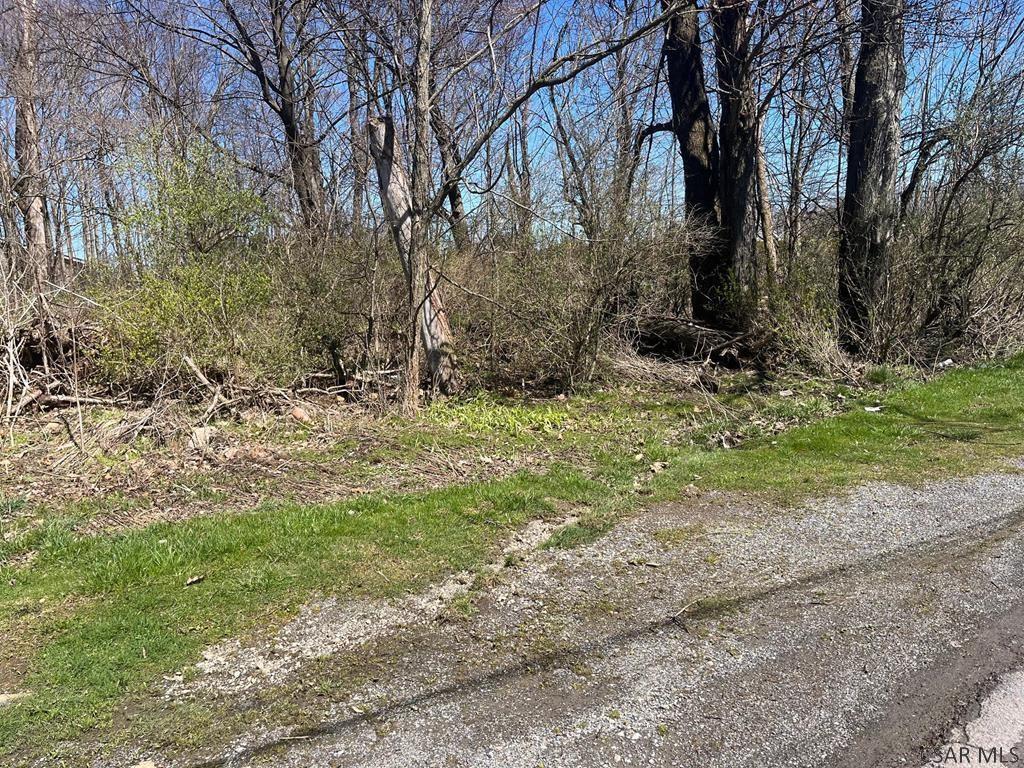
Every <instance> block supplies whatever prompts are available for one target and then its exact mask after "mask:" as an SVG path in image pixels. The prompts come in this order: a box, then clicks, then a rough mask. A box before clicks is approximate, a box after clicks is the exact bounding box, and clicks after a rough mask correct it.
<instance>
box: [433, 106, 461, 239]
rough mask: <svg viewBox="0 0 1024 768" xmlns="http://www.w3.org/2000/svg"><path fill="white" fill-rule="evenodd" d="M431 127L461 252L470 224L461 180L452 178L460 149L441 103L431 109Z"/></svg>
mask: <svg viewBox="0 0 1024 768" xmlns="http://www.w3.org/2000/svg"><path fill="white" fill-rule="evenodd" d="M430 127H431V128H432V129H433V131H434V140H435V141H436V142H437V149H438V154H440V156H441V179H442V181H443V182H444V184H445V185H447V187H448V211H449V213H450V214H451V223H452V240H453V241H454V242H455V250H457V251H459V252H460V253H461V252H463V251H465V250H466V249H467V248H469V226H468V225H467V222H466V207H465V205H463V203H462V190H461V189H459V180H458V179H455V178H452V176H451V172H452V169H453V168H458V166H459V163H460V158H459V149H458V147H457V146H456V144H455V139H454V138H453V137H452V129H451V126H450V125H448V121H447V120H445V117H444V114H443V113H442V112H441V105H440V104H437V103H435V104H434V105H433V106H432V107H431V109H430Z"/></svg>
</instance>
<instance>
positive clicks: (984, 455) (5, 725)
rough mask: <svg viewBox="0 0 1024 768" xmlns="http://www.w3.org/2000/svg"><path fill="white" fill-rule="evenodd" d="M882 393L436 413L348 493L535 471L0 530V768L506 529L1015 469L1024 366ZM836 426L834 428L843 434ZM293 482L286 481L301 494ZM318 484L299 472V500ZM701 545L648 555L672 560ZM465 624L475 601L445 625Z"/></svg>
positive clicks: (460, 406)
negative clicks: (100, 529) (458, 470)
mask: <svg viewBox="0 0 1024 768" xmlns="http://www.w3.org/2000/svg"><path fill="white" fill-rule="evenodd" d="M877 378H880V379H881V380H882V383H883V384H884V385H885V389H884V390H868V391H860V392H856V391H852V390H849V389H845V388H843V387H841V386H805V387H801V386H800V385H799V384H791V385H786V384H785V383H776V384H775V385H773V386H772V387H766V386H765V385H764V384H763V382H758V381H754V380H750V381H737V382H736V383H735V385H734V386H731V387H729V388H727V391H726V392H724V393H723V394H722V395H721V396H720V397H719V398H718V399H710V398H707V399H706V398H694V399H693V400H687V399H683V398H681V397H680V396H678V395H675V396H673V395H664V394H657V393H653V394H652V393H640V392H635V391H630V390H622V391H618V392H614V393H612V392H603V393H602V392H598V393H594V394H592V395H590V396H587V397H581V398H572V399H570V400H567V401H543V402H531V401H525V400H523V401H511V400H501V401H499V400H494V399H492V398H476V399H473V400H469V401H463V402H449V403H445V404H437V405H434V406H432V407H431V408H430V409H429V410H428V411H427V412H426V413H425V414H424V415H423V416H422V417H421V418H420V419H419V420H417V421H416V422H413V423H411V424H410V423H404V424H402V423H398V422H395V423H394V424H384V425H382V426H381V429H382V430H384V431H387V430H391V432H389V434H391V439H390V440H387V441H381V442H380V444H377V445H374V446H373V447H372V448H371V450H370V451H369V452H368V453H366V454H363V455H361V457H356V458H353V459H352V466H351V467H350V468H348V470H347V471H349V472H351V473H353V475H352V476H353V477H354V476H358V475H359V473H362V472H369V471H370V467H371V465H373V466H376V465H377V464H378V463H379V464H380V469H379V470H377V471H381V472H387V471H390V470H389V467H392V466H393V465H394V464H395V462H400V463H402V464H406V465H414V464H415V463H416V462H417V461H419V460H421V459H423V458H424V457H426V456H427V455H428V454H429V455H430V456H435V455H436V456H441V457H445V461H451V462H455V461H456V459H457V458H458V457H465V458H466V459H467V460H468V459H473V458H474V457H476V458H477V459H478V460H481V457H483V458H486V459H487V460H488V461H491V460H492V457H501V456H516V455H519V454H522V453H525V452H530V456H531V457H532V458H533V459H534V460H533V461H532V463H530V466H531V467H533V470H532V471H530V472H526V471H520V472H517V473H516V474H513V475H511V476H509V477H504V478H502V479H493V480H490V481H486V482H477V483H468V484H464V485H457V486H453V487H448V488H443V489H441V490H436V491H431V492H420V493H397V492H395V493H387V494H385V493H376V494H364V495H362V496H358V497H356V498H353V499H351V500H346V501H342V502H337V503H325V504H313V505H309V504H300V503H284V502H281V501H277V502H275V503H270V504H265V505H263V506H261V507H259V508H257V509H256V510H251V511H248V512H244V513H239V512H233V513H232V512H219V513H216V514H212V515H210V516H208V517H203V518H195V519H191V520H186V521H184V522H178V523H161V524H157V525H152V526H149V527H146V528H142V529H138V530H130V531H125V532H122V533H120V534H117V535H98V536H82V535H80V533H78V532H76V530H75V525H76V521H78V520H81V519H88V518H90V517H92V516H94V515H95V514H96V513H97V511H96V510H92V509H85V508H82V509H74V508H68V509H64V510H63V511H61V510H50V511H49V512H48V514H47V516H46V520H45V522H44V524H42V525H37V526H35V527H32V528H30V529H24V530H22V529H20V528H18V529H15V528H9V529H7V530H5V531H4V532H3V533H4V536H3V539H2V542H0V634H2V635H3V636H8V635H10V636H13V637H15V639H17V638H22V640H24V638H25V637H31V639H32V642H31V643H30V644H29V643H26V642H21V643H20V644H18V643H15V645H16V647H28V646H29V645H31V647H32V648H33V655H32V657H31V658H29V659H26V660H25V662H26V663H25V664H21V665H20V666H21V667H27V671H25V672H24V674H19V676H18V679H17V680H15V681H14V683H16V684H17V687H18V688H19V689H21V690H26V691H30V692H31V694H32V695H31V696H30V697H29V698H26V699H23V700H20V701H18V702H17V703H15V704H12V705H10V706H7V707H3V708H0V754H4V750H5V749H6V750H9V751H10V750H14V749H19V748H23V747H24V746H25V745H27V744H37V745H39V744H47V743H52V742H53V741H54V740H55V739H59V738H64V737H73V736H75V735H76V734H78V733H81V732H82V731H83V730H86V729H90V728H94V727H100V728H102V727H106V726H109V725H110V723H111V722H112V717H113V713H114V712H115V709H116V706H117V704H118V703H119V702H121V701H124V700H125V698H126V697H131V696H142V695H145V692H146V691H147V690H148V689H149V687H150V686H152V685H153V684H154V682H156V681H158V680H159V678H160V676H161V675H163V674H166V673H168V672H171V671H174V670H177V669H181V668H182V667H184V666H186V665H187V664H189V663H190V662H191V661H193V660H194V659H195V658H196V656H197V655H198V653H199V652H200V650H201V649H202V648H203V647H205V646H207V645H208V644H210V643H212V642H215V641H217V640H219V639H221V638H224V637H228V636H231V635H235V634H239V633H243V632H246V631H249V630H251V629H252V628H254V627H257V626H261V625H263V624H269V625H271V626H272V625H273V624H275V623H277V622H280V621H281V620H283V619H284V618H285V617H287V616H289V615H291V614H292V613H294V611H295V609H296V607H297V606H299V605H301V603H302V602H303V601H305V600H308V599H309V598H310V596H312V595H314V594H319V593H327V594H336V595H339V596H344V595H392V594H397V593H400V592H401V591H403V590H407V589H415V588H418V587H420V586H422V585H424V584H425V583H427V582H428V581H430V580H434V579H437V578H439V577H440V576H441V575H442V574H445V573H447V572H451V571H453V570H459V569H469V568H472V567H473V566H474V565H477V564H479V563H480V562H482V561H483V560H484V559H485V558H486V557H487V556H488V554H489V553H490V552H492V551H493V548H494V545H495V543H496V542H497V541H498V540H499V539H500V538H502V537H504V536H505V535H507V532H508V531H509V529H511V528H513V527H515V526H518V525H521V524H523V523H524V522H526V521H527V520H528V519H530V518H531V517H537V516H545V515H551V514H554V511H555V509H556V508H562V509H564V508H565V507H566V506H569V507H571V508H573V509H577V510H580V514H579V518H578V520H577V521H576V522H575V523H574V524H572V525H569V526H567V527H565V528H563V529H561V530H560V531H558V533H556V534H555V535H554V536H552V538H551V539H550V540H549V541H548V542H547V543H546V544H545V546H548V547H572V546H579V545H581V544H585V543H588V542H590V541H593V540H594V539H595V538H597V537H599V536H600V535H602V534H603V533H604V532H605V531H607V530H608V529H609V528H610V527H611V526H612V525H613V524H614V522H615V520H617V519H618V518H619V517H620V516H621V515H622V514H623V513H624V512H627V511H628V510H629V509H630V508H631V507H632V506H633V505H635V504H637V503H640V502H641V501H642V500H643V499H645V498H653V499H655V500H657V499H672V498H677V497H678V496H679V495H680V491H681V489H683V488H685V487H688V486H690V485H695V486H697V488H698V489H700V488H703V489H712V488H713V489H721V490H732V491H758V492H761V491H767V492H771V493H774V494H777V495H778V496H779V497H780V498H784V499H794V498H798V497H800V496H803V495H807V494H814V493H821V492H826V491H829V490H831V489H834V488H836V487H843V486H849V485H852V484H855V483H858V482H862V481H864V480H870V479H883V480H894V481H906V480H912V479H918V478H925V477H934V476H946V475H950V474H956V473H964V472H969V471H973V470H976V469H978V468H982V467H988V466H993V465H996V464H997V463H998V462H1000V461H1001V460H1002V459H1004V458H1005V457H1007V456H1013V455H1019V454H1021V453H1022V450H1021V448H1022V446H1024V370H1022V364H1021V361H1020V360H1017V361H1013V362H1010V363H1007V364H1004V365H992V366H988V367H984V368H978V369H974V370H964V371H954V372H950V373H948V374H946V375H944V376H942V377H940V378H938V379H936V380H934V381H932V382H929V383H927V384H918V385H911V384H908V383H907V382H906V379H905V378H899V377H896V376H895V375H890V374H889V373H886V374H885V375H884V376H881V375H880V376H879V377H877ZM858 398H859V399H858ZM879 406H880V409H879ZM840 408H845V409H846V412H845V413H842V414H840V415H834V414H835V413H836V412H837V410H839V409H840ZM866 408H870V409H871V410H865V409H866ZM793 425H797V426H793ZM403 430H404V431H403ZM737 443H738V444H739V445H740V447H738V448H730V449H729V450H721V449H718V448H713V447H714V446H732V445H736V444H737ZM339 446H340V447H339ZM303 450H307V449H306V448H303ZM355 450H356V446H355V445H353V444H352V443H339V444H338V446H335V448H333V449H332V448H325V449H324V450H323V451H322V453H323V455H324V458H323V459H322V460H323V461H324V462H325V463H331V462H333V463H338V455H339V451H340V452H341V453H344V454H346V455H348V454H349V453H350V452H351V451H355ZM449 451H451V452H452V455H451V456H448V455H447V453H446V452H449ZM459 451H461V453H460V452H459ZM304 466H305V465H299V466H297V467H295V468H294V470H293V471H291V472H290V473H289V474H290V475H291V476H298V477H303V475H302V469H303V467H304ZM432 466H438V463H437V461H436V460H435V461H434V464H433V465H432ZM484 466H490V464H485V465H484ZM307 469H308V467H307ZM318 477H319V475H318V474H316V473H315V472H311V473H310V474H309V480H310V482H313V481H316V480H317V478H318ZM188 482H189V488H190V490H191V491H193V493H194V494H195V495H196V496H199V497H201V498H203V499H205V500H207V501H210V502H217V503H218V504H220V505H222V506H224V505H230V499H229V498H228V497H227V495H226V494H225V492H224V491H223V490H221V488H220V486H216V485H212V484H209V483H204V481H203V476H202V475H199V476H197V477H188ZM270 488H271V490H273V489H274V488H276V486H270ZM277 490H278V491H280V490H281V489H277ZM284 495H285V494H284V493H283V492H282V493H278V492H275V493H274V494H273V497H274V498H278V499H280V498H282V496H284ZM3 503H6V504H7V505H8V506H7V508H6V509H7V515H6V517H8V518H10V519H11V520H12V521H13V522H12V523H11V525H14V526H17V525H20V523H18V522H17V521H18V520H20V519H22V518H23V517H24V515H23V513H24V512H25V509H24V503H23V502H22V501H21V500H20V499H11V500H10V501H9V502H3ZM117 503H119V504H120V503H128V502H127V501H126V500H124V499H117ZM33 516H34V517H38V515H33ZM699 533H700V531H699V530H697V529H696V528H694V529H693V530H691V529H689V528H686V529H674V530H668V531H664V532H659V533H658V534H656V537H658V539H659V541H660V542H661V543H662V545H663V546H666V547H679V546H686V545H687V543H688V542H689V541H690V540H691V538H692V537H693V536H696V535H699ZM26 553H31V554H32V555H33V557H32V558H30V559H27V560H26V561H25V562H24V563H23V564H21V565H18V566H14V565H11V564H8V565H7V566H3V565H2V562H3V558H4V557H13V558H14V559H15V561H17V557H18V556H19V555H24V554H26ZM471 608H472V603H471V601H470V600H469V599H468V598H467V599H466V600H464V601H463V602H462V603H457V604H456V605H454V606H453V611H454V612H455V613H456V614H458V615H462V614H465V613H467V612H469V611H471ZM5 684H6V685H11V681H9V680H8V681H5ZM110 730H113V729H110ZM120 735H121V737H122V738H130V737H131V736H130V735H129V734H124V733H122V734H120Z"/></svg>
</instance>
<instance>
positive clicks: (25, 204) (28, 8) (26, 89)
mask: <svg viewBox="0 0 1024 768" xmlns="http://www.w3.org/2000/svg"><path fill="white" fill-rule="evenodd" d="M16 6H17V9H18V15H19V16H20V21H21V29H20V39H19V41H18V52H17V55H16V57H15V62H14V73H13V78H12V79H13V84H14V110H15V118H14V119H15V124H14V157H15V160H16V162H17V165H18V176H17V179H16V180H15V187H16V190H17V194H18V208H19V210H20V211H21V215H22V218H23V223H24V229H25V264H24V272H25V275H26V276H27V278H28V279H29V281H30V282H31V283H32V285H33V288H34V290H36V291H37V292H40V293H41V292H42V290H43V286H44V283H45V280H46V278H47V266H48V259H47V249H46V215H45V204H44V199H43V177H42V158H41V154H40V149H39V116H38V115H37V113H36V98H37V96H38V94H37V90H36V89H37V85H38V82H37V76H36V65H37V58H38V52H37V45H38V39H39V37H38V28H37V21H36V3H35V0H16Z"/></svg>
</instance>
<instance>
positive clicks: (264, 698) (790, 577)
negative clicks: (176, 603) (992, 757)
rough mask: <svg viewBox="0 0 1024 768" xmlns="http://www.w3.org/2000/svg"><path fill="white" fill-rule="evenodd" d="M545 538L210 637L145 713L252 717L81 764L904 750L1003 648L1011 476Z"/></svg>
mask: <svg viewBox="0 0 1024 768" xmlns="http://www.w3.org/2000/svg"><path fill="white" fill-rule="evenodd" d="M548 532H549V531H547V530H545V531H540V530H532V531H530V532H529V533H527V534H524V535H523V537H521V539H520V542H519V544H518V545H516V544H515V543H513V544H511V545H510V549H509V550H507V551H506V552H505V553H503V554H504V559H503V560H502V561H500V562H496V563H495V564H493V566H492V567H491V568H489V569H485V571H484V572H483V573H482V574H475V575H470V574H460V575H456V577H454V578H453V579H451V580H449V581H448V582H445V584H442V585H440V586H439V587H437V588H435V589H434V590H432V591H431V592H430V593H428V594H426V595H417V596H410V597H408V598H402V599H399V600H392V601H384V602H379V603H374V602H367V603H363V604H359V605H341V604H339V603H337V602H334V601H325V602H322V603H318V604H316V605H311V606H308V607H307V609H306V610H304V611H303V612H302V613H301V614H300V615H299V616H298V617H297V618H296V619H294V620H293V621H292V622H290V623H289V624H288V625H286V626H285V627H283V628H282V629H280V630H279V631H277V632H275V633H273V634H272V635H270V636H268V637H264V638H257V639H250V640H247V641H234V642H232V643H229V644H223V645H221V646H218V647H216V648H211V649H210V650H209V651H208V653H207V654H206V657H205V658H204V661H203V662H201V663H200V665H198V667H197V668H195V669H191V670H183V673H182V674H181V675H179V676H176V677H175V678H173V679H171V680H169V681H167V685H166V689H165V691H164V694H163V695H164V706H166V707H167V710H168V717H171V718H173V716H174V712H176V711H178V710H179V709H180V708H181V707H184V706H189V707H193V708H194V707H205V706H210V707H219V708H221V709H222V710H223V711H228V712H246V713H253V712H256V713H259V716H258V717H255V718H253V719H251V720H250V722H255V723H258V725H257V726H253V727H251V728H249V729H248V730H247V731H246V732H245V733H244V735H242V736H237V735H236V736H235V737H234V738H232V739H231V741H230V742H223V743H204V744H201V745H199V746H197V747H195V748H193V749H190V750H180V749H176V750H175V751H174V752H173V753H171V752H167V751H164V752H161V751H160V750H150V749H148V748H146V747H144V746H137V747H134V748H133V749H132V751H131V753H130V754H129V753H122V754H119V755H117V756H116V757H115V758H110V757H106V758H95V757H94V759H93V760H92V762H93V764H94V765H125V764H129V765H131V764H133V763H132V761H136V762H137V761H141V760H144V759H152V760H153V761H154V764H155V765H158V766H164V765H173V766H197V765H208V766H214V765H221V766H295V767H296V768H297V767H298V766H312V765H316V766H380V767H381V768H385V767H387V768H402V767H403V766H410V767H411V766H417V767H419V766H435V765H436V766H495V767H497V766H502V767H503V768H504V767H512V766H524V767H529V768H535V767H536V766H539V765H543V766H566V767H567V768H568V767H572V766H580V767H581V768H583V767H588V768H589V767H592V766H604V765H609V766H613V765H644V766H678V765H682V764H699V765H702V766H737V765H757V766H812V765H813V766H820V765H835V766H865V765H872V766H889V765H892V766H897V765H923V764H925V763H927V762H928V761H929V760H931V759H933V758H935V756H936V755H938V754H940V748H941V747H942V746H943V745H944V744H946V743H947V742H948V741H954V740H955V737H956V734H955V730H954V729H955V727H956V726H957V725H958V724H965V723H968V722H970V721H971V719H972V718H973V717H976V716H977V714H978V713H979V712H980V711H981V708H982V702H983V701H984V700H985V698H986V696H988V695H989V694H990V693H991V692H992V691H994V690H997V689H998V685H999V682H1000V680H1001V679H1004V677H1005V675H1006V674H1007V673H1012V672H1013V670H1016V669H1018V668H1020V667H1022V666H1024V646H1022V642H1024V636H1022V632H1021V629H1020V628H1021V627H1022V626H1024V476H1021V475H1019V474H1014V473H1006V474H995V475H985V476H979V477H974V478H970V479H965V480H956V481H949V482H941V483H932V484H928V485H924V486H921V487H919V488H909V487H905V486H896V485H885V484H875V485H870V486H865V487H862V488H860V489H857V490H855V491H853V492H851V493H849V494H846V495H844V496H841V497H836V498H831V499H827V500H818V501H814V502H810V503H807V504H805V505H803V506H800V507H797V508H792V509H780V508H774V507H773V506H771V505H769V504H766V503H764V502H763V501H759V500H757V499H755V498H754V497H741V496H736V495H724V494H721V495H719V494H708V495H705V496H703V497H701V498H700V499H693V500H689V501H686V502H680V503H673V504H666V505H661V506H656V507H653V508H651V509H648V510H646V511H643V512H640V513H638V514H637V515H636V516H634V517H633V518H631V519H630V520H628V521H627V522H625V523H623V524H621V525H620V526H618V527H617V528H616V529H615V530H613V531H612V532H611V533H609V534H608V535H606V536H605V537H604V538H602V539H600V540H598V541H596V542H594V543H592V544H590V545H588V546H585V547H580V548H577V549H572V550H550V549H540V550H537V549H535V548H534V547H535V546H536V544H537V543H538V541H540V540H542V539H543V537H544V536H546V534H547V533H548ZM456 603H457V604H458V605H460V606H461V607H462V610H461V611H460V612H458V613H457V614H453V611H452V606H453V605H454V604H456ZM324 680H329V681H330V683H331V685H330V686H328V687H326V688H321V689H320V691H321V692H320V693H319V694H316V695H311V694H310V691H311V690H313V689H316V688H317V682H318V681H320V682H322V681H324ZM289 697H292V698H301V699H302V701H303V717H302V718H301V719H299V720H297V719H295V718H293V717H292V716H291V715H290V714H287V710H286V709H282V708H281V707H280V704H281V702H282V699H287V698H289ZM172 722H173V720H172ZM940 764H941V763H940Z"/></svg>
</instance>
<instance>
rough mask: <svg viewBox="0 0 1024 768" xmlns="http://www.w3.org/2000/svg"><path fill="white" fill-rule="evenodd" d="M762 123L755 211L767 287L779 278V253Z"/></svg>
mask: <svg viewBox="0 0 1024 768" xmlns="http://www.w3.org/2000/svg"><path fill="white" fill-rule="evenodd" d="M761 126H762V122H761V121H760V120H758V131H757V145H756V149H757V210H758V215H759V218H760V219H761V239H762V241H763V242H764V255H765V274H766V275H767V278H768V285H770V286H774V285H775V283H776V281H777V279H778V276H779V251H778V248H777V247H776V244H775V216H774V215H773V214H772V197H771V189H770V188H769V186H768V160H767V158H766V157H765V156H764V142H763V139H762V136H761Z"/></svg>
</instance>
